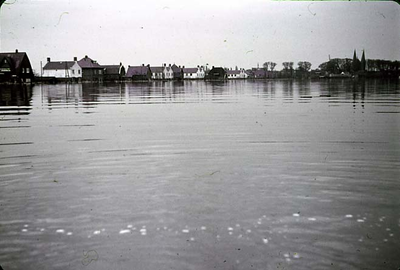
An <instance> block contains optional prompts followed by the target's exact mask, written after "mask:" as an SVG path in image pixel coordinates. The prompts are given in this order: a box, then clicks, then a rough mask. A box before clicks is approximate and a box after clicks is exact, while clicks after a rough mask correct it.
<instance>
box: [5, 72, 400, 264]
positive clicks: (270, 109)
mask: <svg viewBox="0 0 400 270" xmlns="http://www.w3.org/2000/svg"><path fill="white" fill-rule="evenodd" d="M399 94H400V89H399V85H398V82H397V81H395V82H391V81H359V82H353V81H352V80H324V81H315V82H314V81H311V82H310V81H255V82H254V81H230V82H216V83H208V82H196V81H193V82H192V81H190V82H151V83H137V84H109V85H105V84H104V85H98V84H69V85H37V86H34V87H33V89H29V88H15V87H14V88H3V86H2V88H1V90H0V102H1V105H0V117H1V121H0V134H1V138H0V139H1V141H0V171H1V174H0V205H1V210H0V211H1V213H0V265H1V266H2V267H3V268H4V269H5V270H8V269H84V268H85V269H86V268H89V267H90V268H92V269H132V267H133V268H137V269H214V268H216V269H363V268H368V269H397V268H398V267H399V266H400V259H399V258H400V256H399V252H398V251H399V250H400V244H399V241H397V239H398V236H399V230H400V215H399V213H398V209H399V207H400V201H399V200H398V190H399V187H400V183H399V179H400V172H399V165H400V142H399V140H398V138H399V135H400V134H399V133H400V130H399V128H398V127H399V116H400V115H399V113H400V108H399V105H400V98H399ZM23 112H25V113H26V114H24V115H20V114H22V113H23Z"/></svg>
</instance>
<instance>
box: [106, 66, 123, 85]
mask: <svg viewBox="0 0 400 270" xmlns="http://www.w3.org/2000/svg"><path fill="white" fill-rule="evenodd" d="M101 67H102V68H103V73H104V74H103V75H104V81H121V80H123V79H124V78H125V67H124V66H123V65H122V63H119V65H101Z"/></svg>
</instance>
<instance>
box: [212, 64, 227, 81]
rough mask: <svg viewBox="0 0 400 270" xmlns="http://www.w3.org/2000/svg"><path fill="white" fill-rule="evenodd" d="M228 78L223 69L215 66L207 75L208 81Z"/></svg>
mask: <svg viewBox="0 0 400 270" xmlns="http://www.w3.org/2000/svg"><path fill="white" fill-rule="evenodd" d="M226 78H227V76H226V71H225V69H223V68H222V67H214V66H213V67H212V69H211V70H210V71H209V72H208V75H207V80H225V79H226Z"/></svg>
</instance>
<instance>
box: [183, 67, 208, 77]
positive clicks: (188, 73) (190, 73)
mask: <svg viewBox="0 0 400 270" xmlns="http://www.w3.org/2000/svg"><path fill="white" fill-rule="evenodd" d="M182 72H183V79H185V80H198V79H204V77H205V74H206V73H205V70H204V67H201V66H197V68H185V67H183V69H182Z"/></svg>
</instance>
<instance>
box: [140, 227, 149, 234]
mask: <svg viewBox="0 0 400 270" xmlns="http://www.w3.org/2000/svg"><path fill="white" fill-rule="evenodd" d="M139 232H140V233H147V230H146V229H144V228H143V229H140V231H139Z"/></svg>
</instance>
